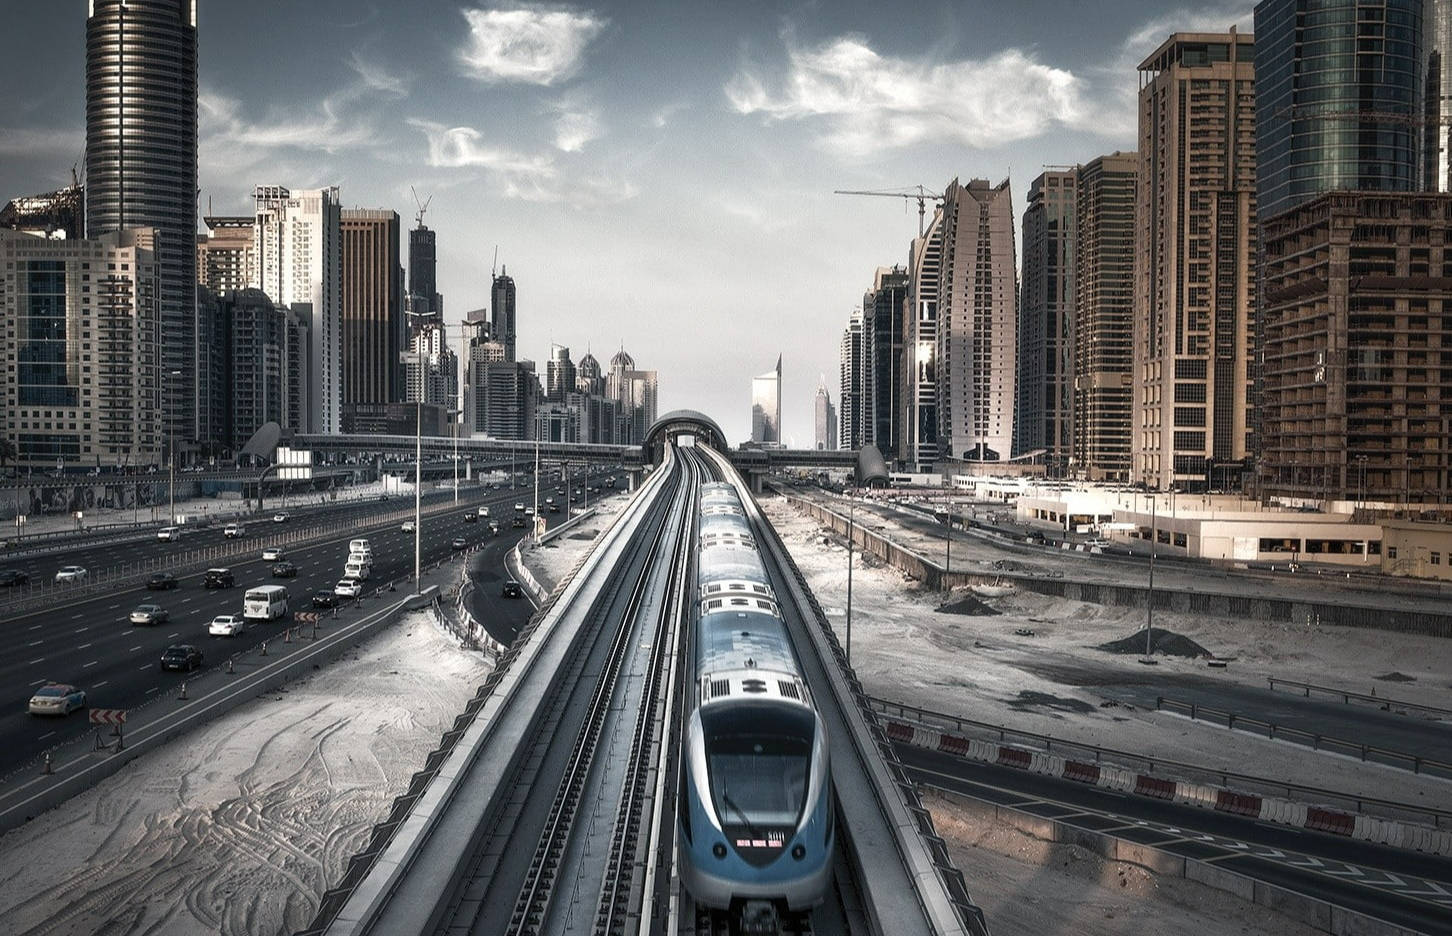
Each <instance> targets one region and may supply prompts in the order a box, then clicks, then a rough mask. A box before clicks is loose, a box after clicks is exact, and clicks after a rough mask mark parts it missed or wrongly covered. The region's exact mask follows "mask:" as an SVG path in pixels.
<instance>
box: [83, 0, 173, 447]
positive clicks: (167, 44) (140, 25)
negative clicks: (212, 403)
mask: <svg viewBox="0 0 1452 936" xmlns="http://www.w3.org/2000/svg"><path fill="white" fill-rule="evenodd" d="M196 205H197V7H196V0H89V4H88V8H87V15H86V236H87V237H90V238H95V237H100V236H101V235H104V234H110V233H113V232H115V231H119V230H122V229H124V228H135V227H149V228H152V229H154V230H155V232H156V233H155V238H156V240H155V244H154V245H153V249H154V253H155V257H156V261H157V266H158V268H159V271H160V284H159V285H160V299H161V327H162V332H163V334H165V335H166V336H167V338H166V341H165V342H164V343H163V344H162V346H161V347H162V352H161V353H162V361H161V365H162V375H163V386H164V387H165V388H166V389H165V399H164V401H163V409H164V413H165V417H166V420H167V422H168V423H169V429H170V433H171V435H172V437H173V438H175V439H176V441H177V443H178V444H180V443H181V442H183V441H184V440H196V439H197V436H198V431H197V429H198V427H197V418H198V412H199V407H198V399H197V395H198V382H197V376H196V363H195V362H196V361H197V359H198V348H197V292H196V290H197V253H196V228H197V223H196V214H197V211H196Z"/></svg>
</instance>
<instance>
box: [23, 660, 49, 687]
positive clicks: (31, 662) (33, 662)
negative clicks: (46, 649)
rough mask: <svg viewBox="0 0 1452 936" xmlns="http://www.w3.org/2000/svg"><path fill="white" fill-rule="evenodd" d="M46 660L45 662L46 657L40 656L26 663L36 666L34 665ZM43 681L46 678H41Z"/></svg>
mask: <svg viewBox="0 0 1452 936" xmlns="http://www.w3.org/2000/svg"><path fill="white" fill-rule="evenodd" d="M44 662H45V657H41V658H40V659H38V660H31V661H30V662H29V663H27V664H26V665H27V666H34V665H35V664H37V663H44ZM41 682H45V680H44V679H42V680H41Z"/></svg>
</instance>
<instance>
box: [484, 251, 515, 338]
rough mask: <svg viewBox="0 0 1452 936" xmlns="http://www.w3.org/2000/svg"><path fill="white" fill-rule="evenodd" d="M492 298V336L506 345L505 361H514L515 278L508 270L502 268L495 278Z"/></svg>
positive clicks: (491, 293) (491, 291) (491, 292)
mask: <svg viewBox="0 0 1452 936" xmlns="http://www.w3.org/2000/svg"><path fill="white" fill-rule="evenodd" d="M490 296H491V300H490V309H491V311H492V315H491V321H490V334H491V335H493V337H494V340H495V341H497V342H499V343H500V344H502V345H504V359H505V360H506V361H513V360H515V357H514V351H515V339H516V337H517V333H516V332H515V320H514V277H512V276H510V275H509V273H508V272H507V270H506V268H504V267H501V268H500V269H499V275H498V276H496V277H494V285H493V288H492V289H491V290H490Z"/></svg>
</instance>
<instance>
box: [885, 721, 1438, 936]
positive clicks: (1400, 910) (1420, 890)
mask: <svg viewBox="0 0 1452 936" xmlns="http://www.w3.org/2000/svg"><path fill="white" fill-rule="evenodd" d="M893 746H894V748H895V749H896V751H897V755H898V758H899V759H900V760H901V761H902V763H903V764H904V765H905V766H906V767H907V769H908V773H909V775H910V776H911V777H912V779H913V780H914V781H915V782H917V783H920V784H924V785H927V786H931V787H937V788H941V789H946V790H950V791H954V792H959V793H964V794H967V795H969V796H972V797H975V798H977V799H981V800H986V801H988V802H991V803H996V804H999V805H1005V806H1012V807H1014V808H1017V809H1020V810H1023V811H1025V812H1028V813H1032V814H1033V815H1037V816H1043V817H1046V818H1052V819H1057V820H1058V821H1060V822H1063V823H1066V824H1068V825H1072V826H1078V827H1080V828H1083V829H1089V830H1092V831H1096V832H1104V833H1107V834H1110V835H1114V836H1118V837H1120V838H1124V839H1128V840H1130V841H1133V842H1139V843H1141V844H1145V845H1151V846H1154V847H1156V848H1160V849H1163V850H1165V851H1168V852H1171V853H1173V854H1177V855H1183V856H1185V857H1189V858H1196V859H1199V860H1201V861H1212V862H1214V863H1215V864H1216V865H1217V866H1219V867H1222V868H1224V869H1226V870H1227V871H1235V872H1239V873H1241V874H1245V875H1248V876H1250V877H1252V878H1255V879H1257V880H1262V881H1268V882H1271V883H1274V884H1278V885H1280V886H1281V887H1285V888H1288V889H1290V890H1294V891H1298V892H1300V893H1303V894H1307V895H1309V896H1312V897H1315V898H1317V899H1320V900H1325V901H1328V902H1330V903H1333V904H1336V905H1338V906H1342V907H1347V908H1349V909H1352V910H1357V911H1360V912H1362V913H1366V914H1369V915H1371V916H1374V917H1379V918H1381V919H1383V920H1387V921H1389V922H1392V923H1396V924H1399V925H1401V926H1406V927H1409V928H1411V929H1413V930H1416V931H1419V932H1425V933H1445V932H1448V926H1447V920H1448V919H1449V913H1452V859H1448V858H1443V857H1438V856H1436V855H1425V854H1422V853H1420V852H1414V851H1409V850H1406V849H1399V848H1390V847H1387V846H1383V845H1375V844H1372V843H1369V842H1364V841H1360V840H1353V839H1349V838H1343V837H1340V836H1334V835H1326V834H1322V833H1319V832H1313V831H1307V830H1301V829H1293V828H1290V827H1288V826H1277V825H1270V824H1267V823H1262V822H1259V821H1257V820H1256V819H1253V818H1248V817H1244V816H1235V815H1231V814H1230V813H1224V812H1218V811H1215V810H1209V809H1200V808H1197V807H1194V806H1185V805H1181V804H1178V803H1173V802H1167V801H1160V800H1154V799H1150V798H1147V797H1136V796H1130V795H1126V794H1122V793H1116V792H1113V791H1109V790H1104V789H1101V788H1099V787H1092V786H1087V785H1085V784H1082V783H1074V782H1072V781H1068V780H1061V779H1058V778H1055V777H1046V776H1043V775H1040V774H1033V773H1029V772H1027V771H1023V770H1014V769H1012V768H1009V767H1003V766H1000V765H996V764H982V763H979V762H976V761H971V760H968V759H966V758H960V757H954V756H952V755H950V754H945V753H942V752H940V751H929V750H925V749H923V748H918V747H914V746H912V745H910V744H900V743H895V744H894V745H893ZM964 871H965V873H966V874H967V875H968V876H969V879H970V880H971V878H972V869H971V868H965V869H964Z"/></svg>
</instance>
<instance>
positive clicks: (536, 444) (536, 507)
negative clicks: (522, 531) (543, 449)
mask: <svg viewBox="0 0 1452 936" xmlns="http://www.w3.org/2000/svg"><path fill="white" fill-rule="evenodd" d="M534 528H535V529H536V530H538V529H539V433H537V432H536V433H535V436H534ZM534 537H535V539H536V540H538V539H539V534H538V533H535V534H534Z"/></svg>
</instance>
